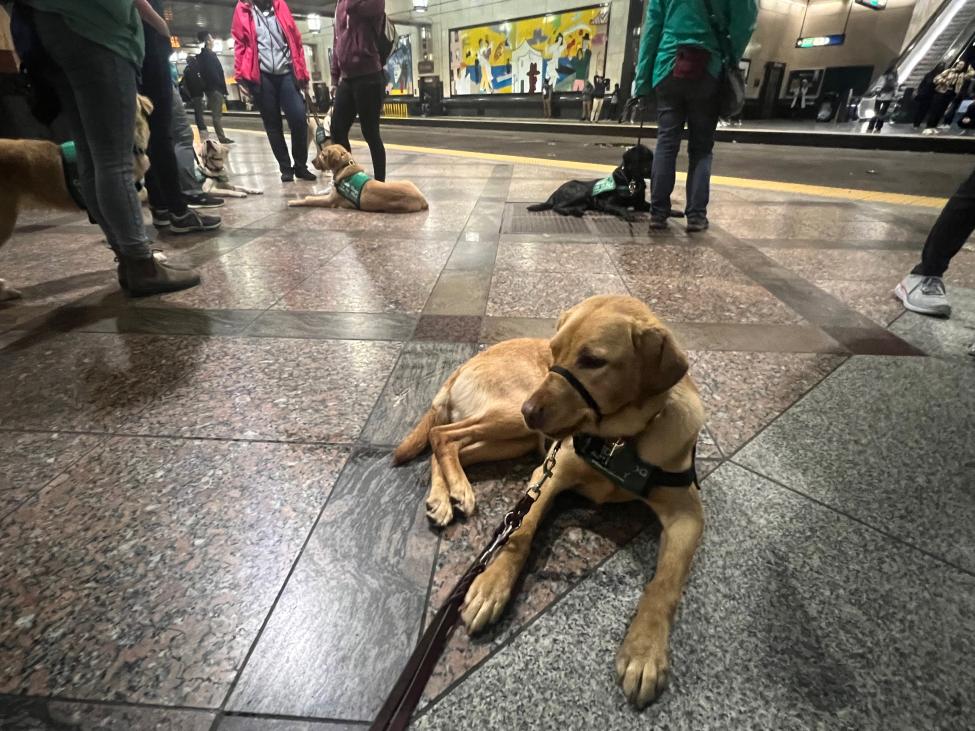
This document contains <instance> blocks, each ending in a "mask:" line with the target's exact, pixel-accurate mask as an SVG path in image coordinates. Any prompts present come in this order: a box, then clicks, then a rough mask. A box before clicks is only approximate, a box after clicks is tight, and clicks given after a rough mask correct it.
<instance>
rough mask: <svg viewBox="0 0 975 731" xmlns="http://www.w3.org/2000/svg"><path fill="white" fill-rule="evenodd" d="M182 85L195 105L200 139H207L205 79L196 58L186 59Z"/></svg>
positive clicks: (194, 114) (194, 109)
mask: <svg viewBox="0 0 975 731" xmlns="http://www.w3.org/2000/svg"><path fill="white" fill-rule="evenodd" d="M182 83H183V88H184V89H185V90H186V94H187V96H189V98H190V104H192V105H193V117H194V118H195V120H196V128H197V129H198V130H200V137H206V134H207V120H206V117H204V116H203V97H204V95H205V94H206V88H205V85H204V83H203V77H202V76H201V75H200V66H199V63H198V62H197V57H196V56H190V57H189V58H188V59H186V66H185V67H184V68H183V82H182Z"/></svg>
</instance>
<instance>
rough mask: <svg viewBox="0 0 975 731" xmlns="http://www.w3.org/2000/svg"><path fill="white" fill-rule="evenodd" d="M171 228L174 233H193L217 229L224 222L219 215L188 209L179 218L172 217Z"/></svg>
mask: <svg viewBox="0 0 975 731" xmlns="http://www.w3.org/2000/svg"><path fill="white" fill-rule="evenodd" d="M170 221H171V223H170V224H169V230H170V231H172V232H173V233H174V234H191V233H197V232H199V231H215V230H216V229H218V228H220V225H221V224H222V223H223V222H222V221H221V220H220V217H219V216H204V215H201V214H199V213H197V212H196V211H194V210H192V209H191V210H188V211H187V212H186V213H184V214H183V215H182V216H179V217H178V218H177V217H176V216H173V217H172V218H171V219H170Z"/></svg>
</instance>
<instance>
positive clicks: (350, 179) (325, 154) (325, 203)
mask: <svg viewBox="0 0 975 731" xmlns="http://www.w3.org/2000/svg"><path fill="white" fill-rule="evenodd" d="M312 164H313V165H314V166H315V167H316V168H318V169H319V170H323V171H325V170H327V171H329V172H331V173H332V181H333V187H332V190H331V192H329V193H328V194H326V195H309V196H306V197H304V198H300V199H298V200H293V201H288V205H289V206H315V207H318V208H357V209H358V210H360V211H371V212H373V213H416V212H418V211H425V210H427V208H429V207H430V206H429V205H428V204H427V199H426V198H424V197H423V193H421V192H420V191H419V189H418V188H417V187H416V186H415V185H413V183H411V182H410V181H408V180H398V181H396V182H395V183H384V182H381V181H379V180H374V179H373V178H371V177H369V175H368V174H366V173H365V171H363V169H362V166H360V165H358V164H357V163H356V161H355V160H353V159H352V155H351V153H349V151H348V150H346V149H345V148H344V147H342V146H341V145H329V146H328V147H325V148H323V149H322V151H321V152H319V153H318V156H317V157H316V158H315V160H314V162H313V163H312Z"/></svg>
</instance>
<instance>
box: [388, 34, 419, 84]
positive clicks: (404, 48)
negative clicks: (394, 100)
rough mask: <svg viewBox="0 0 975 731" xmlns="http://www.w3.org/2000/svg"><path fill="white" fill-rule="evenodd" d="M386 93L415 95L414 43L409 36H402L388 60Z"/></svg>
mask: <svg viewBox="0 0 975 731" xmlns="http://www.w3.org/2000/svg"><path fill="white" fill-rule="evenodd" d="M386 93H387V94H390V95H392V96H413V44H412V43H411V42H410V37H409V36H400V37H399V38H398V39H397V40H396V47H395V48H394V49H393V52H392V53H390V54H389V60H388V61H386Z"/></svg>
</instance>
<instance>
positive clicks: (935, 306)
mask: <svg viewBox="0 0 975 731" xmlns="http://www.w3.org/2000/svg"><path fill="white" fill-rule="evenodd" d="M894 296H896V297H897V299H899V300H900V301H901V302H903V303H904V307H906V308H907V309H908V310H910V311H911V312H919V313H920V314H922V315H934V316H936V317H950V316H951V305H950V304H949V303H948V293H947V292H946V291H945V283H944V280H943V279H941V277H924V276H922V275H920V274H908V275H907V276H906V277H904V279H902V280H901V281H900V283H899V284H898V285H897V286H896V287H895V288H894Z"/></svg>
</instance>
